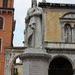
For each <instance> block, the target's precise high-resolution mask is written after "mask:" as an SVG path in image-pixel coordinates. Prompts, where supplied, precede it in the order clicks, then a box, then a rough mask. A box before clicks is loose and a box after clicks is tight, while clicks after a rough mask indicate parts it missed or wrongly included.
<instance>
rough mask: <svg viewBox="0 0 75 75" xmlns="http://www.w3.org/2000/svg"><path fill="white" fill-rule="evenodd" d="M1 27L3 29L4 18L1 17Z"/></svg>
mask: <svg viewBox="0 0 75 75" xmlns="http://www.w3.org/2000/svg"><path fill="white" fill-rule="evenodd" d="M0 29H3V18H2V17H0Z"/></svg>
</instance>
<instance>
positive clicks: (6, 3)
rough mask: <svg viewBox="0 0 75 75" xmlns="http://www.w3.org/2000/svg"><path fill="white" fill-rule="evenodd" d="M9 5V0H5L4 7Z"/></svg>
mask: <svg viewBox="0 0 75 75" xmlns="http://www.w3.org/2000/svg"><path fill="white" fill-rule="evenodd" d="M7 5H8V0H3V7H4V8H7Z"/></svg>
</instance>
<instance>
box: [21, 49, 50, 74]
mask: <svg viewBox="0 0 75 75" xmlns="http://www.w3.org/2000/svg"><path fill="white" fill-rule="evenodd" d="M21 58H22V60H23V70H24V73H23V75H48V67H49V59H50V56H49V55H48V54H47V53H46V52H45V50H42V49H36V48H28V49H26V50H25V52H24V54H22V55H21Z"/></svg>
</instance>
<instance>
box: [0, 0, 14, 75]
mask: <svg viewBox="0 0 75 75" xmlns="http://www.w3.org/2000/svg"><path fill="white" fill-rule="evenodd" d="M13 31H14V9H13V0H0V75H5V52H6V48H12V46H13V41H12V40H13Z"/></svg>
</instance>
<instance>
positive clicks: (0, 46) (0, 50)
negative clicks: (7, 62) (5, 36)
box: [0, 39, 1, 52]
mask: <svg viewBox="0 0 75 75" xmlns="http://www.w3.org/2000/svg"><path fill="white" fill-rule="evenodd" d="M0 52H1V39H0Z"/></svg>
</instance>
